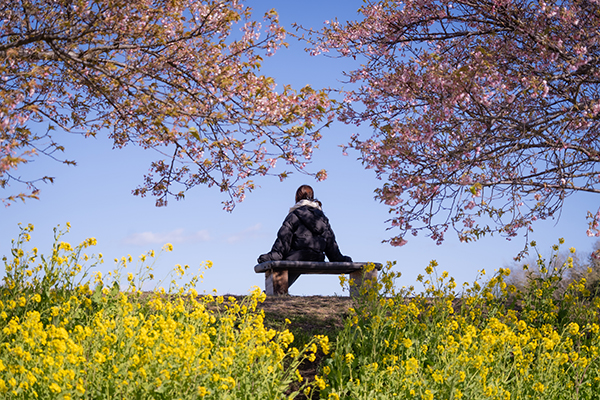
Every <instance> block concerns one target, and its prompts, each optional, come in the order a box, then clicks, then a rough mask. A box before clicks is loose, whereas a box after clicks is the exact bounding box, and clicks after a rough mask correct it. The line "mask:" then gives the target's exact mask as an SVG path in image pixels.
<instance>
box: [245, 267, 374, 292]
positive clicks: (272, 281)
mask: <svg viewBox="0 0 600 400" xmlns="http://www.w3.org/2000/svg"><path fill="white" fill-rule="evenodd" d="M368 264H370V263H367V262H319V261H284V260H282V261H266V262H263V263H260V264H258V265H256V266H255V267H254V271H255V272H256V273H259V274H260V273H263V272H264V273H265V292H266V294H267V296H278V295H285V294H288V271H289V272H295V273H299V274H301V275H303V274H334V275H339V274H350V279H352V280H353V281H354V285H351V286H350V296H352V297H354V296H356V295H358V293H359V290H360V287H361V286H362V283H363V281H364V280H366V279H369V280H377V271H379V270H381V267H382V265H381V264H379V263H372V264H373V265H374V266H375V268H374V269H373V270H372V271H369V272H366V271H364V269H365V267H366V266H367V265H368Z"/></svg>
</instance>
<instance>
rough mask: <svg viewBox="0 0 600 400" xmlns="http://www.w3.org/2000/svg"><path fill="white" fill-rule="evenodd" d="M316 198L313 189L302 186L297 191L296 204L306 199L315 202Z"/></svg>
mask: <svg viewBox="0 0 600 400" xmlns="http://www.w3.org/2000/svg"><path fill="white" fill-rule="evenodd" d="M314 198H315V192H314V191H313V188H311V187H310V186H308V185H302V186H300V187H299V188H298V190H296V203H297V202H299V201H300V200H304V199H306V200H314Z"/></svg>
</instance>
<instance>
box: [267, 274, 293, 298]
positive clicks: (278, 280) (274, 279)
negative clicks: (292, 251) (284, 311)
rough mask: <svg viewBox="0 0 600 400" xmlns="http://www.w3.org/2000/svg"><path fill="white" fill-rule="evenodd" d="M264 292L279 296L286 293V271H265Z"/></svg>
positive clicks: (268, 294)
mask: <svg viewBox="0 0 600 400" xmlns="http://www.w3.org/2000/svg"><path fill="white" fill-rule="evenodd" d="M265 293H266V294H267V296H281V295H285V294H288V272H287V270H284V271H267V272H265Z"/></svg>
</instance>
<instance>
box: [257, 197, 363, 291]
mask: <svg viewBox="0 0 600 400" xmlns="http://www.w3.org/2000/svg"><path fill="white" fill-rule="evenodd" d="M321 205H322V204H321V202H320V201H319V200H316V199H315V198H314V191H313V189H312V188H311V187H310V186H308V185H302V186H300V187H299V188H298V190H296V204H295V205H294V206H293V207H292V208H290V212H289V214H288V215H287V217H286V218H285V220H284V221H283V225H282V226H281V228H279V231H278V232H277V239H276V240H275V243H274V244H273V247H272V249H271V251H270V252H268V253H267V254H262V255H261V256H260V257H258V263H259V264H260V263H263V262H266V261H278V260H290V261H325V255H326V256H327V259H328V260H329V261H341V262H352V258H350V257H348V256H344V255H342V253H341V252H340V249H339V247H338V244H337V243H336V241H335V235H334V234H333V230H332V229H331V226H330V225H329V220H328V219H327V217H326V216H325V214H324V213H323V211H322V210H321ZM298 276H300V274H298V273H292V272H290V273H289V275H288V287H289V286H292V283H294V282H295V281H296V279H298Z"/></svg>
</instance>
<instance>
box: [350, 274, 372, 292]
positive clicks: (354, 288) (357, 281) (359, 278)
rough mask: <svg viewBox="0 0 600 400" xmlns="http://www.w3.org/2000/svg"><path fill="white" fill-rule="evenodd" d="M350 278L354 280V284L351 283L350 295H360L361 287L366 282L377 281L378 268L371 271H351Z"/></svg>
mask: <svg viewBox="0 0 600 400" xmlns="http://www.w3.org/2000/svg"><path fill="white" fill-rule="evenodd" d="M350 279H351V280H353V281H354V284H351V285H350V297H358V296H359V295H360V288H362V285H363V283H364V282H366V281H371V282H373V283H375V282H377V270H376V269H373V270H372V271H369V272H365V271H362V270H361V271H356V272H351V273H350Z"/></svg>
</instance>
